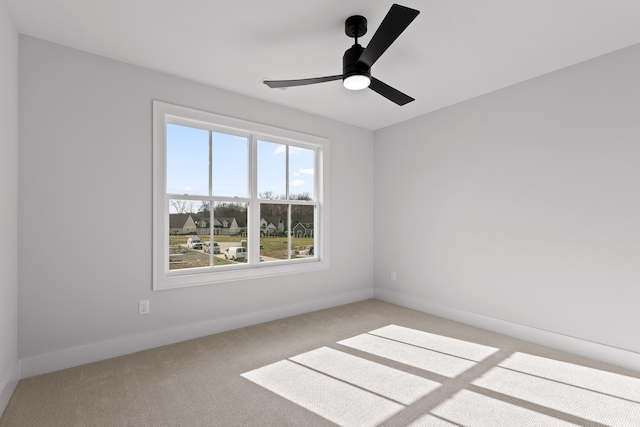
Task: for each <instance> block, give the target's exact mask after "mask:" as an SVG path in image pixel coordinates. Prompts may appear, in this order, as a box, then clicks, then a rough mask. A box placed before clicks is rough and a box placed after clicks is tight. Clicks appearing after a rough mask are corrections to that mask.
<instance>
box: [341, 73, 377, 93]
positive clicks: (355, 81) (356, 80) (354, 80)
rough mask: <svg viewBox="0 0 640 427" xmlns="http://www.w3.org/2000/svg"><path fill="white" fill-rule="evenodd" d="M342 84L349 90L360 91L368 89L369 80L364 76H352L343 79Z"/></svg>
mask: <svg viewBox="0 0 640 427" xmlns="http://www.w3.org/2000/svg"><path fill="white" fill-rule="evenodd" d="M342 84H343V85H344V87H346V88H347V89H349V90H362V89H366V88H368V87H369V84H371V78H370V77H369V76H367V75H366V74H354V75H351V76H349V77H347V78H346V79H344V80H343V81H342Z"/></svg>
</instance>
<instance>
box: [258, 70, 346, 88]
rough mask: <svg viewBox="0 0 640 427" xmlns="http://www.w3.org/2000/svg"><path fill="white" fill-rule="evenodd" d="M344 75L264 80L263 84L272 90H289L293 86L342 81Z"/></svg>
mask: <svg viewBox="0 0 640 427" xmlns="http://www.w3.org/2000/svg"><path fill="white" fill-rule="evenodd" d="M341 79H342V74H339V75H336V76H327V77H315V78H312V79H299V80H263V81H262V83H264V84H266V85H267V86H269V87H270V88H272V89H275V88H287V87H293V86H304V85H313V84H316V83H324V82H332V81H334V80H341Z"/></svg>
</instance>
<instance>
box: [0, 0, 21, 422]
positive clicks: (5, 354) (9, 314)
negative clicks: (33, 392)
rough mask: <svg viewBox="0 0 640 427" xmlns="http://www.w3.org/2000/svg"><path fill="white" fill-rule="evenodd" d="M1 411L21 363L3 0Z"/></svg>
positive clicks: (11, 53)
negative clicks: (19, 354) (19, 356)
mask: <svg viewBox="0 0 640 427" xmlns="http://www.w3.org/2000/svg"><path fill="white" fill-rule="evenodd" d="M0 94H2V96H0V203H1V205H2V208H1V209H0V414H2V412H3V411H4V408H5V406H6V404H7V403H8V401H9V398H10V397H11V393H13V389H14V388H15V385H16V384H17V380H18V377H19V375H20V373H19V370H20V367H19V366H20V365H19V363H18V252H17V249H16V248H17V246H18V227H17V224H18V33H17V32H16V29H15V27H14V26H13V23H12V21H11V18H10V16H9V12H8V11H7V9H6V7H5V4H4V0H0Z"/></svg>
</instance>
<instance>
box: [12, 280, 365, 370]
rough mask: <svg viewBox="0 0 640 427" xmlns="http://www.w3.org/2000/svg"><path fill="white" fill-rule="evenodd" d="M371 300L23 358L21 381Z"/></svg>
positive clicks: (325, 303)
mask: <svg viewBox="0 0 640 427" xmlns="http://www.w3.org/2000/svg"><path fill="white" fill-rule="evenodd" d="M370 298H373V289H364V290H361V291H354V292H349V293H345V294H341V295H337V296H331V297H327V298H322V299H319V300H313V301H306V302H302V303H298V304H292V305H288V306H283V307H274V308H270V309H267V310H262V311H257V312H252V313H245V314H240V315H236V316H231V317H225V318H221V319H214V320H210V321H207V322H202V323H195V324H191V325H185V326H179V327H176V328H170V329H162V330H158V331H152V332H148V333H145V334H138V335H132V336H126V337H121V338H115V339H112V340H109V341H102V342H98V343H92V344H87V345H83V346H79V347H73V348H68V349H64V350H60V351H55V352H51V353H45V354H39V355H35V356H30V357H25V358H23V359H21V366H22V369H21V371H22V378H28V377H32V376H35V375H40V374H45V373H48V372H54V371H59V370H61V369H66V368H71V367H74V366H80V365H84V364H86V363H91V362H97V361H99V360H105V359H110V358H112V357H118V356H123V355H125V354H130V353H135V352H138V351H143V350H148V349H150V348H155V347H160V346H163V345H169V344H175V343H177V342H181V341H187V340H190V339H194V338H200V337H204V336H207V335H212V334H217V333H220V332H225V331H230V330H232V329H237V328H242V327H245V326H250V325H256V324H259V323H263V322H268V321H271V320H277V319H282V318H285V317H290V316H295V315H298V314H303V313H308V312H311V311H316V310H322V309H324V308H330V307H335V306H338V305H343V304H349V303H352V302H357V301H362V300H365V299H370Z"/></svg>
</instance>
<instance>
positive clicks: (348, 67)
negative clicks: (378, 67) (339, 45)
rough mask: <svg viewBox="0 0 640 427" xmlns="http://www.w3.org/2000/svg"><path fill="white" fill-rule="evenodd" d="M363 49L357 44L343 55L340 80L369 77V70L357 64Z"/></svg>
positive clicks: (363, 65)
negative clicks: (351, 77) (352, 77)
mask: <svg viewBox="0 0 640 427" xmlns="http://www.w3.org/2000/svg"><path fill="white" fill-rule="evenodd" d="M363 51H364V48H363V47H362V46H360V45H359V44H354V45H353V46H351V47H350V48H349V49H347V51H346V52H345V53H344V56H343V57H342V78H343V79H346V78H347V77H349V76H353V75H356V74H357V75H365V76H368V77H371V68H370V67H367V66H366V65H365V64H363V63H361V62H358V59H360V55H362V52H363Z"/></svg>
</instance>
